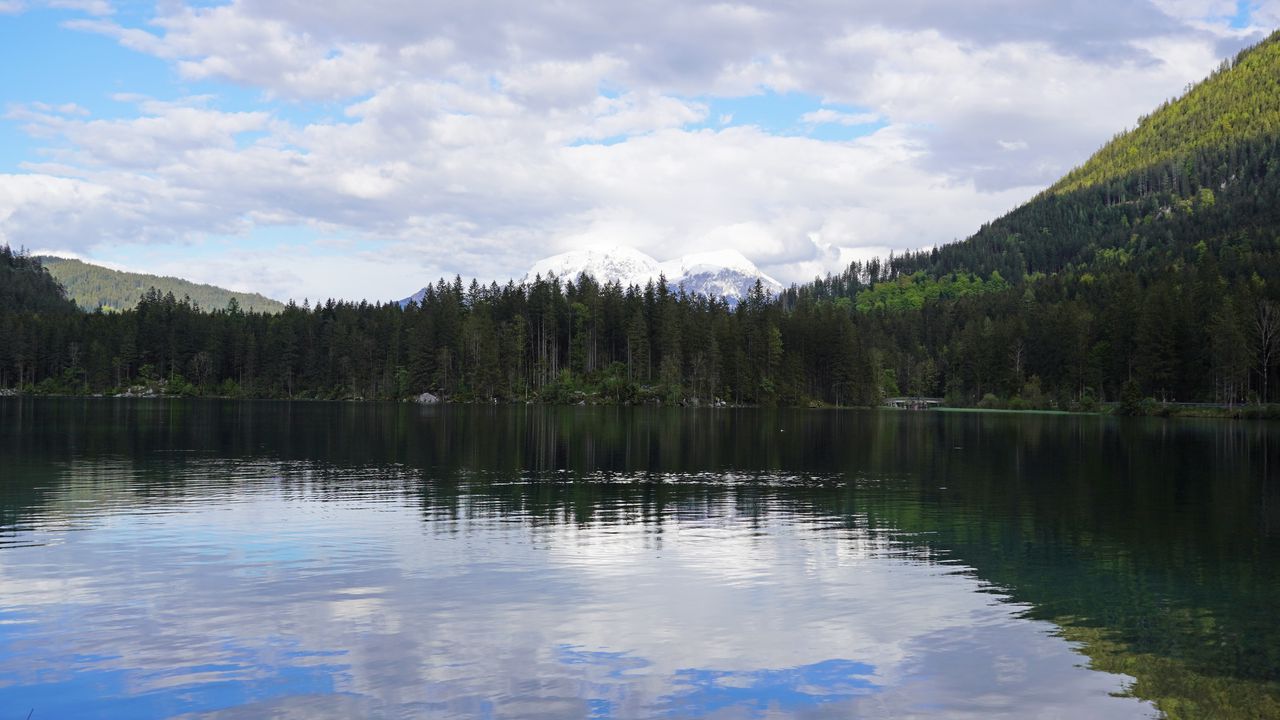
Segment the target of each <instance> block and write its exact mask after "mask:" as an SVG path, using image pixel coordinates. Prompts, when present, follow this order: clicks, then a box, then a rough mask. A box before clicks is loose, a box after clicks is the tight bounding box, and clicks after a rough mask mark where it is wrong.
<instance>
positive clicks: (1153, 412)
mask: <svg viewBox="0 0 1280 720" xmlns="http://www.w3.org/2000/svg"><path fill="white" fill-rule="evenodd" d="M10 398H12V399H36V398H56V399H63V400H75V399H79V400H236V401H256V402H307V403H311V402H332V403H393V404H400V405H418V406H421V407H431V406H433V405H466V406H481V405H483V406H494V407H497V406H520V405H525V406H529V405H538V406H543V407H565V408H569V407H654V408H679V409H683V410H742V409H759V408H773V409H786V410H884V411H888V412H902V413H930V412H937V413H953V414H958V413H983V414H993V415H1093V416H1099V417H1118V418H1124V417H1134V418H1144V417H1145V418H1170V419H1177V418H1195V419H1218V420H1280V404H1277V403H1270V404H1265V405H1264V404H1249V405H1215V404H1212V403H1187V404H1177V403H1163V404H1161V403H1156V404H1154V405H1153V404H1145V405H1144V408H1143V410H1144V411H1143V412H1141V413H1137V414H1122V413H1120V412H1119V409H1120V404H1119V403H1104V404H1102V405H1100V406H1099V408H1098V409H1097V410H1058V409H1052V408H1039V409H1028V408H1020V409H1013V408H984V407H966V406H938V407H932V408H929V409H926V410H911V409H903V408H893V407H885V406H883V405H874V406H868V405H839V406H837V405H826V404H817V403H803V404H794V405H790V404H781V403H779V404H776V405H753V404H746V403H741V404H739V403H725V402H718V403H702V402H691V403H663V402H650V403H617V402H577V403H558V402H550V401H542V400H508V401H495V402H486V401H472V400H445V399H441V400H438V401H436V402H419V401H417V400H415V399H413V398H402V399H398V400H397V399H372V400H371V399H367V398H312V397H295V398H279V397H236V396H231V395H169V394H115V395H110V394H105V393H103V394H53V393H50V394H45V393H20V392H14V391H13V390H12V389H7V390H0V400H3V399H10Z"/></svg>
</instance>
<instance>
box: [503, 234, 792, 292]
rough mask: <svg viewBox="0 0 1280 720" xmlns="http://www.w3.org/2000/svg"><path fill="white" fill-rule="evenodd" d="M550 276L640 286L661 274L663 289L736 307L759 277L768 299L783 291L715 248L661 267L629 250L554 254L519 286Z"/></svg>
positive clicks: (735, 257)
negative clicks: (683, 292)
mask: <svg viewBox="0 0 1280 720" xmlns="http://www.w3.org/2000/svg"><path fill="white" fill-rule="evenodd" d="M552 272H554V273H555V275H556V277H558V278H562V279H565V280H572V279H574V278H577V277H578V276H579V275H581V274H582V273H584V272H585V273H587V274H588V275H590V276H591V277H593V278H595V279H596V280H597V281H598V282H602V283H605V282H613V281H615V280H616V281H618V282H620V283H622V285H623V287H626V286H629V285H640V286H644V285H645V284H646V283H648V282H649V281H650V280H654V281H656V280H657V279H658V278H659V277H660V276H665V277H666V279H667V287H668V288H670V289H671V290H672V291H677V290H679V289H680V288H681V287H683V288H684V290H685V292H687V293H689V294H690V295H706V296H708V297H718V298H724V299H725V300H727V301H729V303H730V304H731V305H736V304H738V302H739V301H741V300H742V299H743V298H745V297H746V296H747V293H749V292H751V288H752V287H753V286H754V285H755V283H756V280H757V279H759V280H760V282H761V284H762V285H763V286H764V290H765V292H766V293H768V294H769V295H776V294H778V293H779V292H781V291H782V289H783V288H782V283H780V282H778V281H777V280H774V279H773V278H771V277H769V276H768V275H765V274H764V273H763V272H761V271H760V268H758V267H756V266H755V263H753V262H751V261H750V260H748V259H747V258H746V257H745V256H744V255H743V254H742V253H740V252H738V251H737V250H716V251H712V252H702V253H694V254H691V255H685V256H684V257H680V258H676V259H675V260H670V261H667V262H663V263H660V262H658V261H657V260H654V259H653V258H652V257H650V256H648V255H646V254H644V253H642V252H640V251H639V250H636V249H634V248H629V247H593V248H589V249H586V250H573V251H571V252H567V253H561V254H560V255H553V256H552V257H549V258H544V259H542V260H539V261H538V262H536V263H534V265H533V267H532V268H530V269H529V272H528V273H526V274H525V276H524V279H523V281H522V282H525V283H529V282H533V280H534V278H535V277H536V276H538V275H541V276H542V277H544V278H545V277H547V275H548V274H549V273H552Z"/></svg>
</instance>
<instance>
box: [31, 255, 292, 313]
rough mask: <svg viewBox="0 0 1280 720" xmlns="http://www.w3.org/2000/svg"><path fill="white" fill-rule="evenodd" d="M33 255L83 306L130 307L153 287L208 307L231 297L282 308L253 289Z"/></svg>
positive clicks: (262, 307) (249, 306)
mask: <svg viewBox="0 0 1280 720" xmlns="http://www.w3.org/2000/svg"><path fill="white" fill-rule="evenodd" d="M36 259H37V260H39V261H40V263H41V264H42V265H44V267H45V268H46V269H47V270H48V271H49V274H50V275H52V276H53V278H54V279H55V280H57V281H58V282H59V283H61V284H62V286H63V287H64V288H66V291H67V296H68V297H70V298H71V299H72V300H74V301H75V303H76V304H77V305H79V306H80V307H82V308H84V309H85V310H96V309H97V308H99V307H101V308H104V309H107V310H123V309H128V308H132V307H134V306H135V305H137V304H138V299H139V298H141V297H142V294H143V293H145V292H146V291H147V290H148V289H150V288H153V287H154V288H155V289H156V290H159V291H160V293H161V294H162V295H163V294H165V293H173V296H174V297H176V298H183V297H189V298H191V301H192V302H193V303H195V304H197V305H199V306H200V307H202V308H207V309H210V310H214V309H218V308H224V307H226V306H227V303H228V302H230V301H231V299H232V298H234V299H235V301H236V302H237V303H239V305H240V307H241V308H242V309H244V310H257V311H259V312H280V311H281V310H283V309H284V304H283V303H281V302H278V301H276V300H272V299H271V298H268V297H263V296H262V295H258V294H256V293H242V292H233V291H231V290H226V289H223V288H220V287H215V286H213V285H202V284H199V283H194V282H191V281H189V280H182V279H180V278H175V277H162V276H159V275H145V274H142V273H131V272H122V271H120V270H112V269H110V268H105V267H102V266H100V265H92V264H90V263H86V262H82V261H80V260H69V259H65V258H56V257H38V258H36Z"/></svg>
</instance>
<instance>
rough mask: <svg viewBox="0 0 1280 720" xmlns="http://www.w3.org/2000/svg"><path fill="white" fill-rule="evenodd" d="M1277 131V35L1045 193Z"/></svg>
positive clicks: (1140, 124) (1279, 74)
mask: <svg viewBox="0 0 1280 720" xmlns="http://www.w3.org/2000/svg"><path fill="white" fill-rule="evenodd" d="M1277 130H1280V33H1276V34H1273V35H1272V36H1271V37H1270V38H1268V39H1267V40H1265V41H1263V42H1262V43H1261V44H1259V45H1255V46H1254V47H1251V48H1249V49H1247V50H1245V51H1243V52H1241V53H1240V54H1239V55H1237V56H1236V58H1235V60H1234V61H1230V62H1225V63H1223V65H1222V67H1221V68H1219V69H1218V71H1217V72H1215V73H1213V74H1212V75H1210V76H1209V77H1208V78H1207V79H1206V80H1204V81H1203V82H1201V83H1199V84H1197V85H1196V86H1195V87H1193V88H1192V89H1191V90H1190V91H1189V92H1187V94H1186V95H1184V96H1183V97H1181V98H1179V99H1178V100H1176V101H1173V102H1168V103H1165V104H1164V105H1163V106H1161V107H1160V108H1159V109H1158V110H1157V111H1156V112H1154V113H1152V114H1151V115H1148V116H1146V117H1144V118H1142V119H1141V120H1139V122H1138V126H1137V127H1135V128H1134V129H1133V130H1130V131H1128V132H1125V133H1121V134H1120V135H1118V136H1116V138H1115V139H1114V140H1112V141H1111V142H1109V143H1107V145H1105V146H1104V147H1103V148H1102V149H1101V150H1099V151H1098V152H1097V153H1096V154H1095V155H1094V156H1093V157H1092V158H1090V159H1089V161H1088V162H1086V163H1085V164H1084V165H1082V166H1080V167H1079V168H1076V169H1075V170H1073V171H1071V172H1070V173H1068V174H1067V175H1066V177H1064V178H1062V179H1061V180H1059V181H1058V182H1057V183H1055V184H1054V185H1053V187H1052V188H1050V189H1049V192H1051V193H1059V194H1061V193H1067V192H1071V191H1072V190H1079V189H1080V188H1084V187H1089V186H1092V185H1097V184H1099V183H1102V182H1106V181H1109V180H1114V179H1116V178H1121V177H1124V176H1126V175H1128V174H1130V173H1133V172H1135V171H1138V170H1141V169H1143V168H1146V167H1150V166H1152V165H1157V164H1160V163H1164V162H1168V161H1170V160H1172V159H1175V158H1179V157H1184V156H1186V155H1187V154H1188V153H1190V152H1194V151H1197V150H1201V149H1205V148H1214V147H1219V148H1220V147H1224V146H1228V145H1231V144H1233V143H1236V142H1239V141H1241V140H1250V139H1255V138H1259V137H1263V136H1265V135H1269V134H1275V133H1276V132H1277Z"/></svg>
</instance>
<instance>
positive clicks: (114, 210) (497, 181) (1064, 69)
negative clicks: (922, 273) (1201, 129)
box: [0, 0, 1280, 298]
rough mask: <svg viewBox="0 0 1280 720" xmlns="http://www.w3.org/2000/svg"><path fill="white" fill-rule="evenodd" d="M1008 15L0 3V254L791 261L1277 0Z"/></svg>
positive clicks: (802, 271)
mask: <svg viewBox="0 0 1280 720" xmlns="http://www.w3.org/2000/svg"><path fill="white" fill-rule="evenodd" d="M1094 6H1096V7H1094ZM926 10H927V11H926ZM1025 12H1026V14H1025V16H1022V15H1020V16H1011V15H1010V14H1009V13H1008V11H1007V7H1006V6H1005V4H1004V3H1002V2H1000V1H999V0H978V1H976V2H974V3H970V4H967V5H966V6H965V7H964V8H954V7H951V6H939V5H937V4H930V3H924V2H901V3H895V4H893V5H891V6H887V5H885V4H883V3H875V2H869V1H864V0H855V1H853V2H851V3H849V4H847V5H846V6H843V7H839V8H833V7H831V6H830V5H829V4H826V3H818V2H814V3H808V2H798V3H793V4H791V5H789V6H788V8H787V10H785V11H782V10H779V9H778V8H776V7H775V6H773V5H771V4H765V3H756V2H741V3H737V4H724V3H685V2H677V1H676V0H656V1H655V3H653V4H651V5H647V6H646V7H645V8H638V7H637V6H634V5H632V4H629V3H608V2H606V3H600V2H587V1H586V0H571V1H568V2H565V3H562V4H560V5H557V6H555V7H554V8H549V7H547V6H542V5H532V6H531V5H529V4H522V3H515V2H513V1H512V0H482V1H480V2H476V3H471V4H468V5H467V6H457V7H452V6H445V5H439V6H436V5H431V4H425V5H424V4H420V3H404V2H402V0H379V1H378V2H373V3H360V4H358V5H357V4H351V3H349V2H347V0H316V2H314V3H309V4H307V5H306V6H305V7H304V6H303V5H299V4H297V3H294V2H288V1H287V0H241V1H240V2H234V3H217V2H203V3H194V4H193V3H185V4H184V3H182V2H179V1H176V0H175V1H171V2H165V3H152V2H138V1H134V0H129V1H127V2H112V1H111V0H0V33H2V35H3V39H4V42H0V88H3V97H2V98H0V100H2V102H0V107H3V108H4V114H3V116H2V118H0V242H7V243H9V244H13V245H22V246H25V247H28V248H34V249H37V250H41V251H53V252H61V253H66V254H73V255H77V256H81V257H86V258H89V259H91V260H95V261H99V262H104V263H108V264H115V265H118V266H122V267H128V268H131V269H137V270H141V271H148V272H162V273H166V274H173V275H180V276H184V277H191V278H192V279H196V280H199V281H202V282H214V283H218V284H223V285H228V286H231V287H235V288H237V289H247V290H255V291H259V292H264V293H266V294H270V295H273V296H275V297H281V298H284V297H295V298H300V297H303V296H307V297H311V298H316V297H322V296H326V295H332V296H337V297H352V298H354V297H374V298H382V297H388V296H403V295H407V294H409V293H410V292H412V291H413V290H414V289H416V288H417V287H420V286H421V285H422V284H424V283H425V282H427V281H428V280H430V279H432V278H433V277H438V276H441V275H445V276H452V275H453V274H455V273H460V274H462V275H464V276H473V275H474V276H478V277H480V278H481V279H485V280H489V279H497V280H502V279H505V278H507V277H511V276H515V277H518V276H520V275H521V274H523V271H524V269H526V268H527V267H529V265H530V264H532V262H533V261H535V260H537V259H538V258H540V257H543V256H546V255H549V254H553V253H555V252H561V251H564V250H568V249H573V248H575V247H580V246H582V245H585V244H591V245H601V244H606V245H607V244H621V245H628V246H631V247H635V248H637V249H640V250H643V251H644V252H647V253H649V254H651V255H653V256H654V257H656V258H658V259H659V260H668V259H672V258H674V257H677V256H679V255H681V254H684V253H687V252H694V251H707V250H719V249H724V248H733V249H737V250H739V251H741V252H742V253H743V254H745V255H746V256H747V257H748V258H750V259H751V260H752V261H754V262H755V263H756V264H757V265H759V266H760V267H761V268H762V269H763V270H764V271H765V272H768V273H769V274H771V275H773V276H775V277H779V278H780V279H782V280H783V281H784V282H787V281H796V280H803V279H805V278H807V277H811V276H812V275H813V274H816V273H820V272H825V271H828V270H836V269H839V268H840V267H841V266H842V265H843V264H845V263H847V262H848V261H849V260H850V259H851V258H854V257H862V256H866V255H869V254H877V253H884V252H888V251H889V250H901V249H914V248H920V247H927V246H931V245H934V244H938V243H941V242H946V241H949V240H952V239H955V238H961V237H964V236H965V235H967V234H969V233H970V232H972V230H973V229H975V228H976V227H977V226H978V225H980V224H981V223H982V222H985V221H986V220H989V219H991V218H992V217H993V216H995V215H998V214H999V213H1001V212H1003V211H1005V210H1007V209H1008V208H1010V207H1012V206H1014V205H1016V204H1018V203H1019V202H1021V201H1023V200H1025V199H1026V198H1027V197H1029V196H1030V195H1032V194H1034V192H1036V191H1037V190H1038V189H1039V188H1041V187H1043V186H1044V185H1045V184H1047V183H1049V182H1051V181H1052V180H1053V179H1055V178H1056V177H1057V176H1058V175H1060V174H1061V173H1062V172H1064V171H1065V170H1067V169H1069V168H1070V167H1071V166H1073V165H1074V164H1076V163H1078V162H1080V161H1081V160H1083V159H1084V158H1085V157H1087V155H1088V153H1089V152H1091V151H1092V150H1093V149H1094V148H1096V147H1097V146H1098V145H1099V144H1101V143H1102V142H1103V141H1105V140H1106V139H1107V138H1108V137H1110V136H1111V135H1112V134H1114V133H1115V132H1116V131H1117V130H1119V129H1121V128H1123V127H1126V126H1129V125H1131V124H1132V122H1133V120H1134V119H1135V118H1136V117H1137V116H1139V115H1141V114H1143V113H1145V112H1146V111H1148V110H1149V109H1150V108H1151V107H1153V106H1154V105H1156V104H1158V103H1159V102H1160V101H1162V100H1164V99H1166V98H1168V97H1171V96H1173V95H1176V94H1177V93H1178V92H1180V91H1181V89H1182V88H1183V87H1185V86H1186V84H1187V83H1189V82H1194V81H1195V80H1197V79H1199V78H1201V77H1203V76H1204V75H1205V74H1206V73H1208V72H1209V71H1210V70H1211V69H1213V67H1214V66H1216V64H1217V63H1218V62H1219V61H1220V60H1221V58H1223V57H1226V56H1228V55H1230V54H1233V53H1234V52H1236V51H1237V50H1238V49H1239V48H1241V47H1244V46H1246V45H1248V44H1250V43H1252V42H1256V41H1258V40H1259V39H1261V38H1262V37H1264V36H1265V34H1266V33H1268V32H1269V31H1270V30H1272V29H1273V28H1274V27H1275V26H1276V25H1277V23H1280V0H1258V1H1251V2H1235V1H1234V0H1151V1H1149V2H1141V1H1135V2H1131V3H1126V4H1122V5H1119V6H1117V5H1115V4H1114V3H1103V2H1101V0H1082V2H1079V3H1073V4H1070V7H1064V6H1063V4H1061V3H1053V2H1048V1H1047V0H1046V1H1044V2H1031V3H1028V4H1027V7H1026V10H1025Z"/></svg>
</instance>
